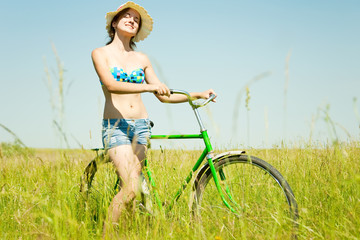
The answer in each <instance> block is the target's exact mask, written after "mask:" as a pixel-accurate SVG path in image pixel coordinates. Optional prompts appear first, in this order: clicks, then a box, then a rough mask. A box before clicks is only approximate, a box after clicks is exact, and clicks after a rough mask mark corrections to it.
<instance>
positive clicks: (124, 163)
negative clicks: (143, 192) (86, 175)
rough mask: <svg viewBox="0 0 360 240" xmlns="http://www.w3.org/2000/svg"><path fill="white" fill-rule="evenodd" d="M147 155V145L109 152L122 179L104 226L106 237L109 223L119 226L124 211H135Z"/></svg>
mask: <svg viewBox="0 0 360 240" xmlns="http://www.w3.org/2000/svg"><path fill="white" fill-rule="evenodd" d="M145 155H146V146H145V145H138V144H133V145H121V146H118V147H115V148H112V149H110V150H109V157H110V159H111V160H112V162H113V164H114V166H115V168H116V173H117V174H118V176H119V178H120V179H121V183H122V184H121V190H120V192H119V193H117V194H116V195H115V197H114V198H113V200H112V201H111V204H110V206H109V211H108V217H107V219H106V221H105V224H104V232H103V234H104V236H105V235H106V233H107V224H108V223H109V222H111V223H112V225H114V224H118V222H119V219H120V216H121V213H122V212H123V210H124V209H128V210H134V206H135V205H134V203H135V202H134V199H135V198H136V196H137V195H138V194H139V193H138V191H139V181H140V173H141V169H142V165H143V160H144V159H145ZM129 212H131V211H129Z"/></svg>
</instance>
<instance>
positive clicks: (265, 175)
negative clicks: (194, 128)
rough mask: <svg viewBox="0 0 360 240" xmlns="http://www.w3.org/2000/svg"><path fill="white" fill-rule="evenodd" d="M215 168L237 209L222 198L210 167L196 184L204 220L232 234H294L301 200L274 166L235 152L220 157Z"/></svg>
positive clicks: (196, 209) (196, 205)
mask: <svg viewBox="0 0 360 240" xmlns="http://www.w3.org/2000/svg"><path fill="white" fill-rule="evenodd" d="M215 168H216V172H217V175H218V177H219V180H220V184H221V189H222V192H223V194H224V196H225V199H226V201H227V202H228V203H229V204H230V206H231V207H232V208H233V209H234V210H235V211H236V213H233V212H232V211H231V210H230V209H229V208H227V207H226V206H225V204H224V203H223V201H222V200H221V198H220V195H219V193H218V190H217V188H216V186H215V183H214V181H213V177H212V174H211V171H210V169H207V170H206V171H205V172H204V174H203V175H202V176H201V177H200V178H199V179H198V182H197V184H195V199H194V204H193V210H194V212H195V213H196V214H197V216H198V217H200V219H201V220H202V221H203V223H204V224H206V223H209V224H215V225H218V226H219V228H222V229H223V233H225V232H228V233H229V234H230V236H231V237H233V236H235V235H241V236H246V237H250V238H258V237H264V236H268V235H269V234H270V235H274V236H276V237H279V236H283V235H284V237H286V236H285V235H288V234H289V235H292V234H293V231H291V229H294V226H296V220H297V217H298V213H297V204H296V201H295V198H294V194H293V192H292V190H291V188H290V186H289V184H288V183H287V182H286V180H285V179H284V177H283V176H282V175H281V174H280V173H279V172H278V171H277V170H276V169H275V168H274V167H272V166H271V165H270V164H268V163H266V162H265V161H263V160H261V159H259V158H256V157H250V156H246V155H234V156H228V157H226V158H222V159H220V160H219V161H218V162H217V163H215ZM222 172H223V173H224V174H223V175H224V176H225V179H223V180H221V179H220V174H222ZM227 237H229V236H227Z"/></svg>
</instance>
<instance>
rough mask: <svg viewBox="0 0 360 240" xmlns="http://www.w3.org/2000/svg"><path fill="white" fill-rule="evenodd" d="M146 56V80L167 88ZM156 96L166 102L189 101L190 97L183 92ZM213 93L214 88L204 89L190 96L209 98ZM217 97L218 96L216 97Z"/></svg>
mask: <svg viewBox="0 0 360 240" xmlns="http://www.w3.org/2000/svg"><path fill="white" fill-rule="evenodd" d="M144 58H145V65H146V67H145V81H146V83H148V84H163V85H164V86H165V87H166V88H167V86H166V85H165V84H164V83H161V82H160V80H159V79H158V78H157V76H156V74H155V71H154V69H153V67H152V65H151V62H150V60H149V59H148V58H147V57H146V56H145V55H144ZM154 94H155V96H156V97H157V98H158V99H159V100H160V101H161V102H164V103H182V102H187V101H188V99H187V97H186V96H184V95H181V94H171V95H170V96H164V95H163V96H161V95H159V94H156V93H154ZM211 94H215V95H216V93H215V91H214V90H212V89H209V90H206V91H203V92H191V93H190V96H191V97H192V98H194V99H200V98H203V99H207V98H209V97H210V95H211ZM215 98H216V97H215ZM215 98H214V99H213V102H216V100H215Z"/></svg>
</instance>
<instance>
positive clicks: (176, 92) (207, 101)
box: [170, 89, 216, 109]
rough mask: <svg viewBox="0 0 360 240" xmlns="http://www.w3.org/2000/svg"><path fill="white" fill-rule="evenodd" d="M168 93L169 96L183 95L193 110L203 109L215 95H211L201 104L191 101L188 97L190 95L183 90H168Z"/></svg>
mask: <svg viewBox="0 0 360 240" xmlns="http://www.w3.org/2000/svg"><path fill="white" fill-rule="evenodd" d="M170 93H171V94H183V95H185V96H186V97H187V98H188V101H189V104H190V105H191V106H192V107H193V108H194V109H195V108H199V107H204V106H205V105H207V104H208V103H209V102H210V101H212V100H213V99H214V98H215V97H216V95H215V94H211V95H210V97H209V98H208V99H206V100H204V101H203V102H202V103H196V102H194V101H193V99H192V97H191V96H190V94H189V93H188V92H187V91H184V90H178V89H170Z"/></svg>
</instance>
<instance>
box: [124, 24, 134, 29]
mask: <svg viewBox="0 0 360 240" xmlns="http://www.w3.org/2000/svg"><path fill="white" fill-rule="evenodd" d="M125 26H127V27H131V28H132V29H134V28H135V27H134V26H132V25H129V24H126V25H125Z"/></svg>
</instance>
